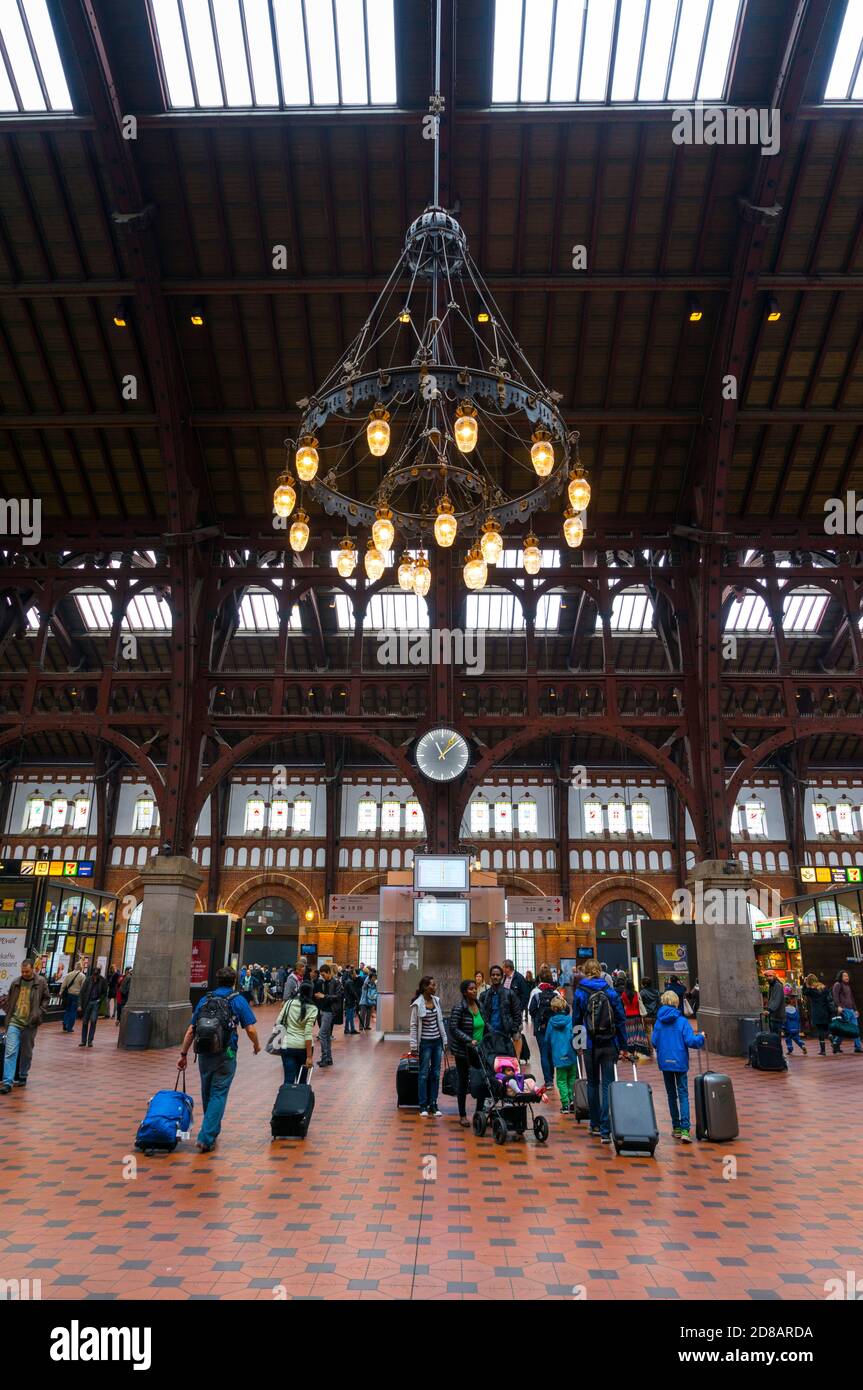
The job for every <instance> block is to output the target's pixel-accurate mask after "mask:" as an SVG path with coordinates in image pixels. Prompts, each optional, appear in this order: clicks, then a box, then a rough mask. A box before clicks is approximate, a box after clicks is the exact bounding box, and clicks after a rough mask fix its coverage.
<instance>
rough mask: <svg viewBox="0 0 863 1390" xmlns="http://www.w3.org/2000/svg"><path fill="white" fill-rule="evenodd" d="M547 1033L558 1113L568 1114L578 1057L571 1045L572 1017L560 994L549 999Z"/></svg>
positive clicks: (576, 1075)
mask: <svg viewBox="0 0 863 1390" xmlns="http://www.w3.org/2000/svg"><path fill="white" fill-rule="evenodd" d="M547 1035H548V1038H549V1045H550V1048H551V1060H552V1061H553V1062H554V1076H555V1081H556V1083H557V1093H558V1095H559V1096H560V1113H561V1115H569V1114H570V1113H571V1111H572V1103H573V1090H574V1087H575V1083H576V1079H577V1077H578V1059H577V1057H576V1055H575V1052H574V1051H573V1047H572V1019H571V1017H570V1013H569V1005H568V1004H567V1002H566V1000H565V999H564V997H563V995H562V994H556V995H555V996H554V998H553V999H552V1001H551V1018H550V1019H549V1021H548V1029H547Z"/></svg>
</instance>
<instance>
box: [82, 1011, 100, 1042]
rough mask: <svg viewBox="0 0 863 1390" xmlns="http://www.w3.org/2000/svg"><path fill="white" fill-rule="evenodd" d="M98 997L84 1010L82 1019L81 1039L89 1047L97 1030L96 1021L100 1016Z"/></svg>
mask: <svg viewBox="0 0 863 1390" xmlns="http://www.w3.org/2000/svg"><path fill="white" fill-rule="evenodd" d="M99 1003H100V1001H99V1000H98V999H93V1000H91V1002H90V1003H89V1004H88V1005H87V1007H86V1009H85V1010H84V1017H83V1019H82V1021H81V1041H82V1043H86V1044H87V1046H88V1047H89V1046H90V1044H91V1043H92V1041H93V1034H94V1033H95V1032H96V1023H97V1021H98V1018H99Z"/></svg>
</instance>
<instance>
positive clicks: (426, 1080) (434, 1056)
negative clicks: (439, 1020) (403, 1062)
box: [419, 1038, 443, 1110]
mask: <svg viewBox="0 0 863 1390" xmlns="http://www.w3.org/2000/svg"><path fill="white" fill-rule="evenodd" d="M442 1056H443V1043H442V1041H441V1039H440V1038H435V1039H434V1041H433V1042H423V1041H422V1040H420V1052H419V1061H420V1073H419V1102H420V1110H427V1109H428V1107H429V1106H430V1105H434V1106H436V1105H437V1093H438V1086H439V1085H440V1064H441V1057H442Z"/></svg>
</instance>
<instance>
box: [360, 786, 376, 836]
mask: <svg viewBox="0 0 863 1390" xmlns="http://www.w3.org/2000/svg"><path fill="white" fill-rule="evenodd" d="M377 825H378V803H377V802H376V801H375V799H374V797H373V796H369V794H368V792H366V794H365V796H361V797H360V799H359V801H358V802H357V834H358V835H373V834H374V833H375V831H376V829H377Z"/></svg>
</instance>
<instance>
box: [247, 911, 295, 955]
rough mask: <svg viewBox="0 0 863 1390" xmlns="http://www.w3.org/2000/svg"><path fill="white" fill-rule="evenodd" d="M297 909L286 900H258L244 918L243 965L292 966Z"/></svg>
mask: <svg viewBox="0 0 863 1390" xmlns="http://www.w3.org/2000/svg"><path fill="white" fill-rule="evenodd" d="M299 939H300V928H299V920H298V918H297V909H296V908H295V907H294V906H293V904H292V903H289V902H288V900H287V899H286V898H259V899H258V901H257V902H256V903H253V904H252V906H251V907H250V908H249V909H248V911H247V912H246V915H245V917H244V918H243V933H242V955H241V960H242V961H243V962H244V963H245V964H247V965H248V964H252V963H255V964H257V965H294V964H295V962H296V959H297V956H298V954H299Z"/></svg>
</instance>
